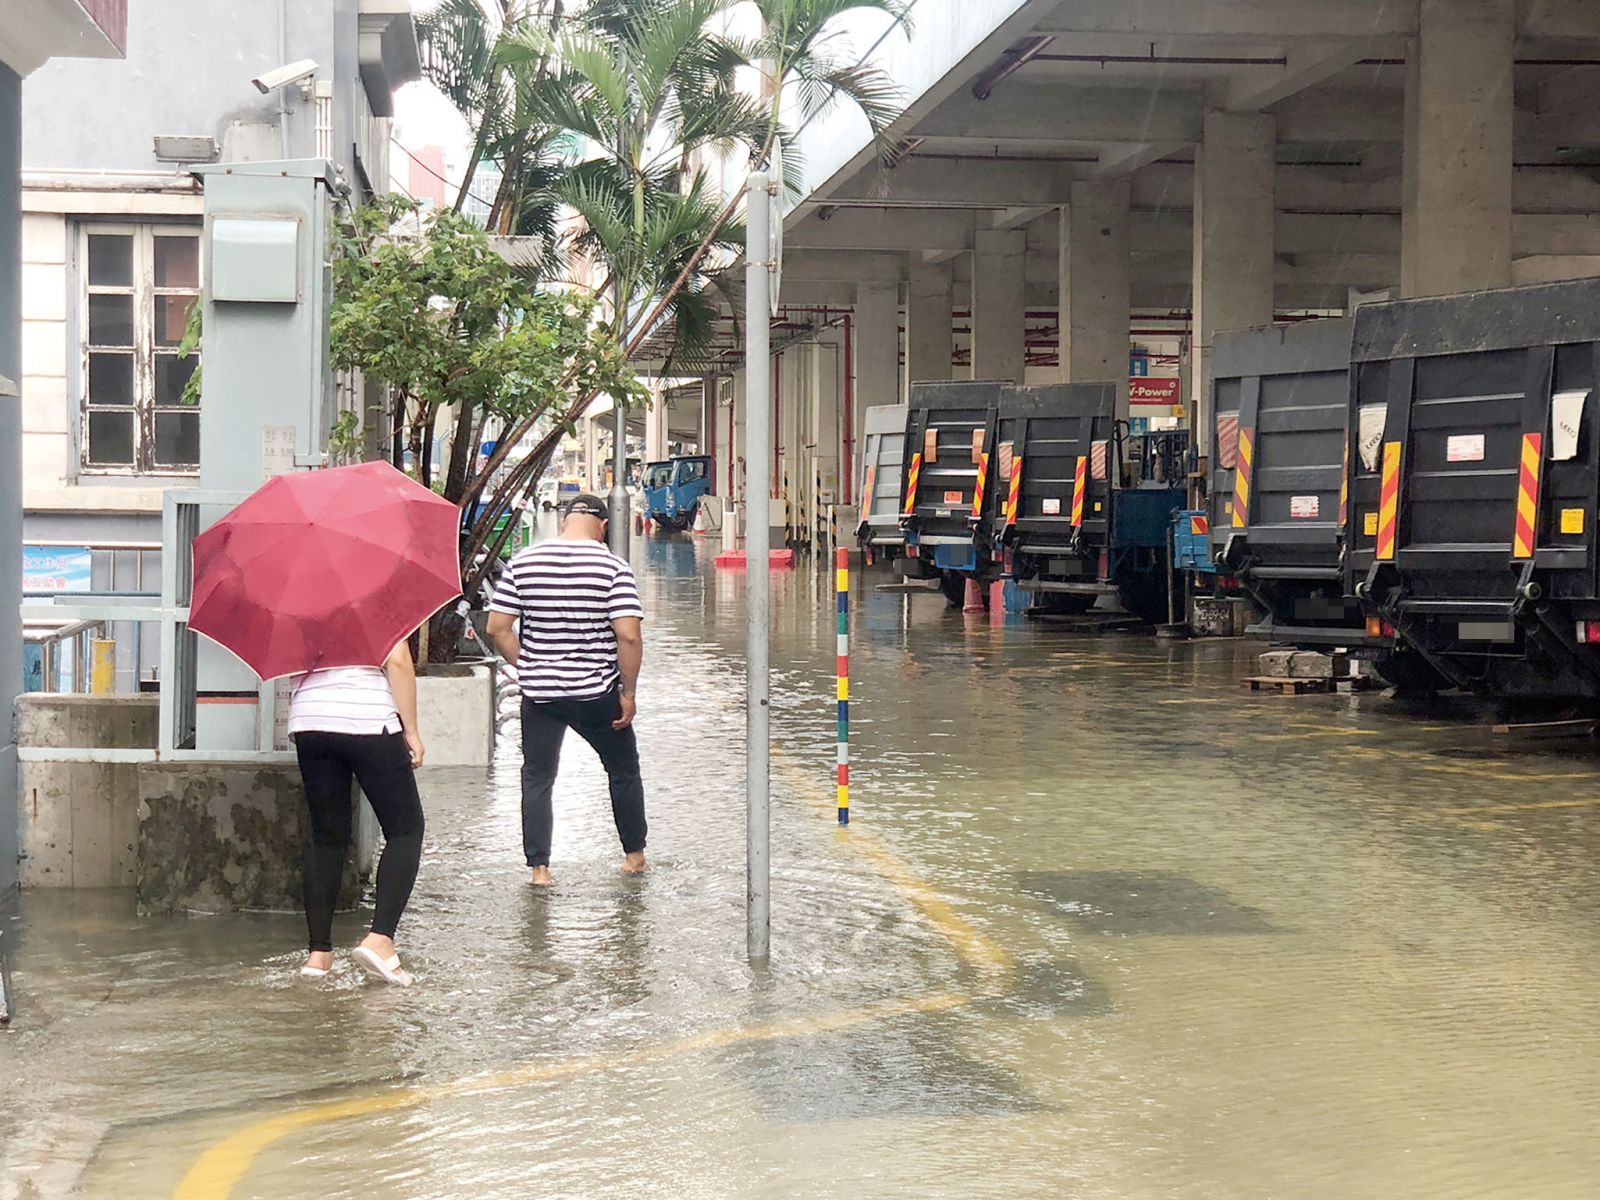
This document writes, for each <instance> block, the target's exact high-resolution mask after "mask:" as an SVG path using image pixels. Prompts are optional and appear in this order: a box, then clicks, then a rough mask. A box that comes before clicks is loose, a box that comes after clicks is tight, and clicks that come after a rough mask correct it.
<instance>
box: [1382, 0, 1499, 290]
mask: <svg viewBox="0 0 1600 1200" xmlns="http://www.w3.org/2000/svg"><path fill="white" fill-rule="evenodd" d="M1515 46H1516V4H1515V0H1422V2H1421V5H1420V8H1419V12H1418V31H1417V38H1416V41H1415V44H1414V45H1413V47H1412V52H1411V53H1410V54H1409V55H1408V56H1407V70H1406V105H1405V122H1406V127H1405V166H1404V168H1403V172H1404V174H1403V178H1402V193H1403V195H1402V201H1403V204H1404V210H1403V213H1402V216H1401V247H1400V289H1401V293H1402V294H1403V295H1406V296H1438V295H1443V294H1446V293H1449V292H1467V291H1475V290H1478V289H1480V288H1495V287H1506V286H1508V285H1509V284H1510V283H1511V174H1512V158H1511V146H1512V115H1513V108H1514V95H1513V89H1512V63H1513V58H1514V54H1515Z"/></svg>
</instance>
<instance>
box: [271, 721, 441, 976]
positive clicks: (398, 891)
mask: <svg viewBox="0 0 1600 1200" xmlns="http://www.w3.org/2000/svg"><path fill="white" fill-rule="evenodd" d="M294 748H295V752H296V753H297V754H298V755H299V756H300V778H301V779H302V780H304V781H305V786H306V802H307V803H308V804H309V805H310V806H311V837H310V839H309V840H307V842H306V866H305V889H306V926H307V928H308V929H309V930H310V933H311V949H313V950H332V949H333V940H332V939H333V908H334V905H335V904H337V903H338V900H339V881H340V880H341V879H342V878H343V877H344V864H345V859H346V858H347V857H349V854H350V835H351V827H352V824H353V822H354V818H355V806H354V805H353V804H352V803H351V794H350V781H351V779H352V778H354V779H355V780H356V781H357V782H359V783H360V784H361V790H362V792H363V793H364V794H365V795H366V797H367V801H368V802H369V803H370V804H371V805H372V811H373V812H374V813H376V814H377V817H378V824H379V826H380V827H381V828H382V829H383V855H382V856H381V857H380V858H379V859H378V886H377V903H376V905H375V907H374V911H373V914H372V932H373V933H381V934H383V935H384V936H385V937H393V936H394V930H395V926H396V925H398V924H399V923H400V914H401V913H403V912H404V911H405V908H406V901H407V900H409V899H410V898H411V887H412V885H413V884H415V883H416V881H417V863H418V862H419V861H420V860H421V858H422V800H421V798H420V797H419V796H418V795H417V779H416V775H415V773H414V772H413V771H412V769H411V754H410V751H408V750H407V749H406V739H405V736H404V735H403V734H399V733H374V734H353V733H297V734H295V738H294Z"/></svg>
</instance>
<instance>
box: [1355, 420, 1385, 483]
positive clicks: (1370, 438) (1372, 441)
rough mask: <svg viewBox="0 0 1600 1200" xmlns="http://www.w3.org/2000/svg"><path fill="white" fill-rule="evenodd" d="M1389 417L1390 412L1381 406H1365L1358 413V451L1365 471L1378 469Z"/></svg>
mask: <svg viewBox="0 0 1600 1200" xmlns="http://www.w3.org/2000/svg"><path fill="white" fill-rule="evenodd" d="M1388 416H1389V413H1388V410H1387V409H1386V408H1385V407H1384V406H1383V405H1381V404H1363V405H1362V406H1361V408H1360V410H1359V411H1358V412H1357V413H1356V450H1357V451H1358V452H1359V453H1360V455H1361V467H1362V469H1363V470H1366V471H1376V470H1377V469H1378V446H1379V445H1380V444H1382V442H1383V426H1384V422H1385V421H1386V420H1388Z"/></svg>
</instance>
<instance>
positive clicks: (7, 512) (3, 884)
mask: <svg viewBox="0 0 1600 1200" xmlns="http://www.w3.org/2000/svg"><path fill="white" fill-rule="evenodd" d="M21 275H22V81H21V80H19V79H18V78H17V76H16V73H15V72H13V71H12V70H11V68H10V67H7V66H5V65H4V64H3V63H0V376H4V377H5V378H6V379H7V380H10V381H11V382H12V383H14V384H20V383H21V380H22V346H21V344H22V296H21V291H20V287H19V283H18V280H19V279H20V278H21ZM14 390H16V389H14V388H4V387H0V704H3V705H4V710H5V711H4V716H5V719H4V720H3V721H0V899H3V898H4V897H5V896H6V895H7V894H8V893H9V892H10V891H11V889H12V888H14V887H15V886H16V883H17V747H16V731H15V723H14V722H13V721H12V702H13V700H14V699H15V697H16V696H17V695H18V693H20V692H21V691H22V618H21V616H20V614H19V613H18V611H17V606H18V605H20V604H21V603H22V405H21V402H20V401H19V400H18V398H17V397H16V396H15V395H5V394H3V393H5V392H9V391H14Z"/></svg>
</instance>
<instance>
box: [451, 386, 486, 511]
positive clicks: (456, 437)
mask: <svg viewBox="0 0 1600 1200" xmlns="http://www.w3.org/2000/svg"><path fill="white" fill-rule="evenodd" d="M472 417H473V407H472V405H470V404H468V403H467V402H466V401H465V400H460V401H457V402H456V428H455V432H454V433H453V434H452V435H451V436H450V465H449V467H448V468H447V469H446V470H445V475H444V498H445V499H446V500H451V501H455V500H457V499H459V497H460V495H461V492H462V490H463V489H464V488H465V487H466V483H467V469H468V464H469V463H471V462H472V460H473V456H474V454H475V453H476V451H477V446H478V444H477V442H475V441H474V440H473V438H472Z"/></svg>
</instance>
